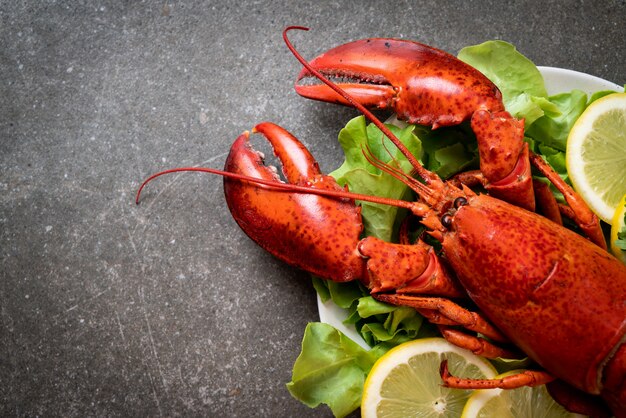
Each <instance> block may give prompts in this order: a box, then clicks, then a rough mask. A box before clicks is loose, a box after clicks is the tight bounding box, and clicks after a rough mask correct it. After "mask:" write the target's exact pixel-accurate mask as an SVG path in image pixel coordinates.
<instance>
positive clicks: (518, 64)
mask: <svg viewBox="0 0 626 418" xmlns="http://www.w3.org/2000/svg"><path fill="white" fill-rule="evenodd" d="M458 58H459V59H460V60H461V61H464V62H466V63H468V64H469V65H471V66H472V67H474V68H476V69H478V70H479V71H480V72H482V73H483V74H484V75H485V76H486V77H487V78H488V79H490V80H491V81H492V82H493V83H494V84H495V85H496V86H498V88H499V89H500V91H501V92H502V100H503V102H504V105H505V108H506V109H507V110H508V111H509V113H511V114H512V115H513V116H515V117H516V118H525V119H526V126H530V125H532V124H533V122H534V121H535V120H537V119H538V118H540V117H541V116H543V115H544V114H546V113H548V114H552V115H555V114H557V113H558V110H557V109H556V108H555V106H554V105H553V104H552V103H550V101H549V100H547V97H548V93H547V91H546V87H545V83H544V81H543V77H542V76H541V73H540V72H539V70H538V69H537V67H536V66H535V64H533V63H532V61H530V60H529V59H528V58H526V57H525V56H524V55H522V54H520V53H519V52H518V51H517V50H516V49H515V47H514V46H513V45H511V44H509V43H507V42H504V41H487V42H484V43H482V44H480V45H475V46H469V47H466V48H463V49H462V50H461V51H460V52H459V55H458Z"/></svg>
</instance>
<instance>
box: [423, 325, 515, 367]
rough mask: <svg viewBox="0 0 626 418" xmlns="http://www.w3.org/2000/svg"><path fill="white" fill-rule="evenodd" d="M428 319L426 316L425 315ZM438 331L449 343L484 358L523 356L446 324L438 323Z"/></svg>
mask: <svg viewBox="0 0 626 418" xmlns="http://www.w3.org/2000/svg"><path fill="white" fill-rule="evenodd" d="M426 318H427V319H429V318H428V317H426ZM438 328H439V332H441V335H442V336H443V338H445V339H446V340H448V341H449V342H450V343H452V344H454V345H456V346H457V347H461V348H464V349H466V350H469V351H471V352H472V353H474V354H476V355H477V356H481V357H486V358H498V357H501V358H507V359H516V358H523V357H524V355H523V354H520V353H516V352H513V351H510V350H506V349H504V348H501V347H498V346H497V345H495V344H492V343H491V342H489V341H487V340H485V339H484V338H480V337H476V336H473V335H469V334H466V333H464V332H462V331H459V330H457V329H454V328H450V327H449V326H446V325H439V326H438Z"/></svg>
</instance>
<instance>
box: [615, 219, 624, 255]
mask: <svg viewBox="0 0 626 418" xmlns="http://www.w3.org/2000/svg"><path fill="white" fill-rule="evenodd" d="M624 223H625V224H626V213H625V214H624ZM615 245H616V246H617V248H619V249H621V250H622V251H626V225H625V226H623V227H622V230H621V231H619V232H618V233H617V239H616V240H615Z"/></svg>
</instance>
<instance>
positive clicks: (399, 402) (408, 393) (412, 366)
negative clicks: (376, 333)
mask: <svg viewBox="0 0 626 418" xmlns="http://www.w3.org/2000/svg"><path fill="white" fill-rule="evenodd" d="M445 359H447V360H448V367H449V369H450V372H451V373H452V374H453V375H455V376H462V377H470V378H477V379H489V378H492V377H494V376H495V375H496V371H495V369H494V367H493V366H492V365H491V364H490V363H489V362H488V361H486V360H485V359H483V358H481V357H478V356H476V355H474V354H472V353H471V352H469V351H467V350H464V349H462V348H459V347H457V346H454V345H452V344H450V343H449V342H447V341H446V340H444V339H443V338H424V339H420V340H415V341H410V342H408V343H404V344H401V345H399V346H397V347H395V348H393V349H392V350H390V351H389V352H387V353H386V354H385V355H384V356H382V357H381V358H380V359H379V360H378V361H377V362H376V364H374V367H373V368H372V370H371V371H370V373H369V375H368V377H367V380H366V381H365V385H364V388H363V399H362V402H361V416H362V418H373V417H379V418H380V417H385V418H395V417H398V418H404V417H417V416H419V417H459V416H460V415H461V411H462V410H463V406H464V405H465V402H466V401H467V398H468V397H469V396H470V394H471V393H472V391H471V390H460V389H449V388H445V387H443V386H441V377H440V375H439V366H440V364H441V361H442V360H445Z"/></svg>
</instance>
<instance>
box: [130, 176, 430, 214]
mask: <svg viewBox="0 0 626 418" xmlns="http://www.w3.org/2000/svg"><path fill="white" fill-rule="evenodd" d="M189 171H196V172H201V173H209V174H216V175H218V176H222V177H225V178H229V179H233V180H239V181H247V182H250V183H254V184H262V185H264V186H267V187H269V188H271V189H274V190H276V191H283V192H291V193H293V192H296V193H305V194H315V195H319V196H325V197H333V198H339V199H353V200H360V201H363V202H371V203H378V204H381V205H389V206H396V207H399V208H405V209H408V210H410V211H411V212H412V213H414V214H415V215H417V216H424V215H425V214H426V213H427V212H428V211H429V210H430V208H429V207H428V206H427V205H424V204H423V203H418V202H407V201H405V200H399V199H390V198H386V197H378V196H370V195H365V194H360V193H352V192H348V191H345V190H341V191H340V190H329V189H317V188H314V187H309V186H299V185H297V184H289V183H283V182H280V181H275V180H265V179H260V178H256V177H251V176H246V175H244V174H239V173H231V172H230V171H223V170H217V169H214V168H207V167H179V168H171V169H169V170H163V171H159V172H158V173H155V174H153V175H151V176H150V177H148V178H147V179H145V180H144V181H143V183H141V186H139V190H137V195H136V196H135V203H136V204H137V205H138V204H139V198H140V197H141V192H142V191H143V189H144V188H145V187H146V185H147V184H148V183H150V182H151V181H152V180H154V179H155V178H157V177H161V176H163V175H165V174H172V173H180V172H189Z"/></svg>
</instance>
